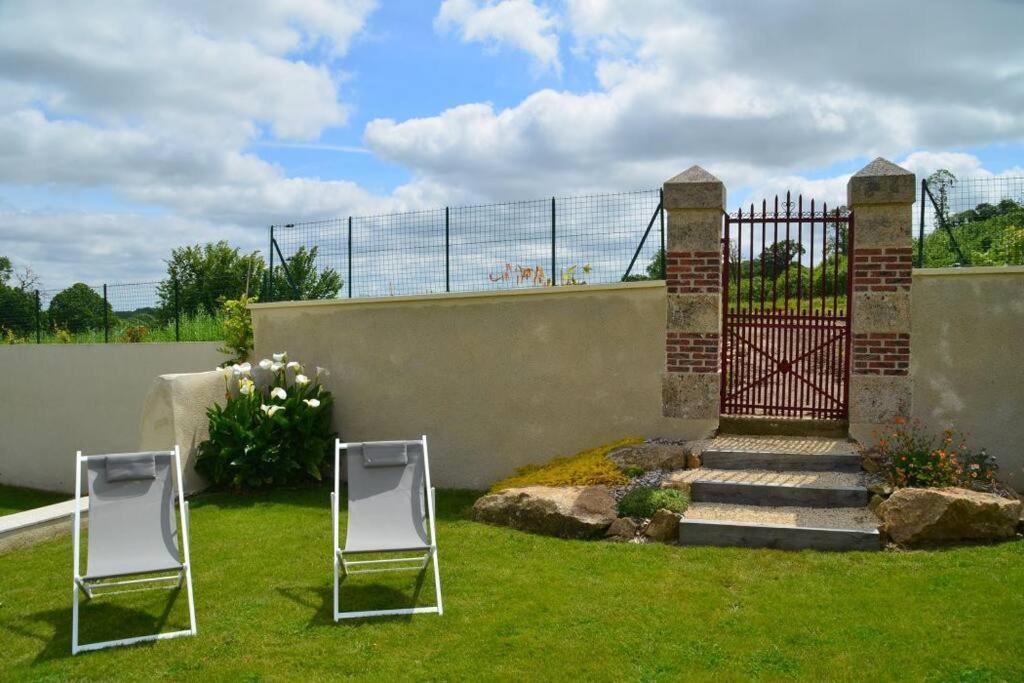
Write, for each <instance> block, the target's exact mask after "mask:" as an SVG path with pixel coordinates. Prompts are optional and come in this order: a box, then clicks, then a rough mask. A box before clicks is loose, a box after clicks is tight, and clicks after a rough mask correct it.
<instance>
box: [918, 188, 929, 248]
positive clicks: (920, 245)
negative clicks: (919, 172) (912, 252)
mask: <svg viewBox="0 0 1024 683" xmlns="http://www.w3.org/2000/svg"><path fill="white" fill-rule="evenodd" d="M927 187H928V179H927V178H921V208H920V211H921V220H920V224H919V226H918V229H917V267H918V268H924V195H925V192H927V191H928V190H927Z"/></svg>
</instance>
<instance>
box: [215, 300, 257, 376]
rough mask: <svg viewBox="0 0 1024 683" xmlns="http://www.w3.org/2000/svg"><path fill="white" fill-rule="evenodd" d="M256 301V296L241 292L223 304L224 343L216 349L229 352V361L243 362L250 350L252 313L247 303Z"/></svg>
mask: <svg viewBox="0 0 1024 683" xmlns="http://www.w3.org/2000/svg"><path fill="white" fill-rule="evenodd" d="M256 301H257V298H256V297H254V296H249V295H248V294H242V295H240V296H239V297H238V298H237V299H229V300H227V301H225V302H224V304H223V307H222V313H223V315H222V319H223V321H224V344H223V346H221V347H220V348H218V349H217V350H218V351H220V352H221V353H227V354H230V355H231V356H232V360H231V361H229V362H231V363H242V362H244V361H245V360H246V359H247V358H248V357H249V352H250V351H252V339H253V337H252V313H251V312H250V311H249V304H254V303H256Z"/></svg>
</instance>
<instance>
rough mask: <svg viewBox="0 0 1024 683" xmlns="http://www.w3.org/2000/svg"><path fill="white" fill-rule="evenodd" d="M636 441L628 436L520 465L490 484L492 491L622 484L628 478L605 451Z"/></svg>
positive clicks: (639, 440)
mask: <svg viewBox="0 0 1024 683" xmlns="http://www.w3.org/2000/svg"><path fill="white" fill-rule="evenodd" d="M638 443H643V439H642V438H640V437H630V438H627V439H621V440H619V441H616V442H614V443H609V444H605V445H604V446H598V447H597V448H592V449H590V450H589V451H583V452H582V453H577V454H576V455H568V456H562V457H559V458H555V459H554V460H552V461H551V462H549V463H547V464H546V465H526V466H525V467H520V468H519V469H517V470H516V473H515V474H514V475H512V476H511V477H508V478H507V479H502V480H501V481H499V482H498V483H497V484H495V485H494V486H492V487H491V493H495V492H496V491H503V490H505V489H513V488H520V487H523V486H594V485H597V484H604V485H605V486H621V485H623V484H625V483H626V482H627V481H629V478H628V477H627V476H626V475H625V474H623V472H622V470H621V469H619V466H618V465H616V464H615V463H614V462H612V460H611V459H610V458H609V457H608V454H609V453H611V452H612V451H614V450H615V449H617V448H622V447H623V446H633V445H635V444H638Z"/></svg>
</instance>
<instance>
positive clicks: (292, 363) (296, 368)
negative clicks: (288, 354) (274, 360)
mask: <svg viewBox="0 0 1024 683" xmlns="http://www.w3.org/2000/svg"><path fill="white" fill-rule="evenodd" d="M285 367H286V368H288V369H289V370H291V371H292V372H302V366H301V365H299V364H298V363H297V362H296V361H293V360H290V361H288V365H286V366H285Z"/></svg>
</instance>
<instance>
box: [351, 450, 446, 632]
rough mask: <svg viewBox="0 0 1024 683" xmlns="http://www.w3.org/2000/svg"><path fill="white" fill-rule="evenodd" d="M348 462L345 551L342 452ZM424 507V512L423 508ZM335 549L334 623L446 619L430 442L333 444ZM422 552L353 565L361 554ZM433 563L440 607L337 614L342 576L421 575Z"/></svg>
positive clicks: (358, 561) (361, 561) (438, 605)
mask: <svg viewBox="0 0 1024 683" xmlns="http://www.w3.org/2000/svg"><path fill="white" fill-rule="evenodd" d="M342 450H344V451H345V454H346V457H347V463H348V524H347V528H346V535H345V548H344V549H342V548H341V547H340V546H339V544H338V517H339V515H338V505H339V501H340V498H341V451H342ZM424 508H426V509H424ZM331 513H332V526H333V528H332V533H331V538H332V539H333V546H334V548H333V549H334V620H335V621H338V620H339V619H356V618H360V617H378V616H385V615H396V614H424V613H436V614H439V615H440V614H443V613H444V609H443V606H442V602H441V573H440V570H439V568H438V561H437V532H436V530H435V527H434V488H433V487H432V486H431V485H430V462H429V456H428V454H427V437H426V436H423V437H422V438H421V439H418V440H415V441H375V442H363V443H341V441H339V440H337V439H335V442H334V491H333V493H331ZM413 552H414V553H422V555H420V554H417V555H415V556H413V557H408V556H406V557H397V558H388V559H369V560H351V559H349V556H352V555H356V556H358V555H361V554H369V553H375V554H388V553H413ZM431 558H433V560H434V562H433V564H434V591H435V594H436V595H437V605H436V606H432V607H406V608H401V609H382V610H369V611H350V612H341V611H339V604H338V583H339V581H340V576H339V573H341V572H343V573H344V574H345V575H346V576H347V575H349V574H369V573H376V572H400V571H418V572H423V571H425V570H426V568H427V564H429V563H430V560H431Z"/></svg>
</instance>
